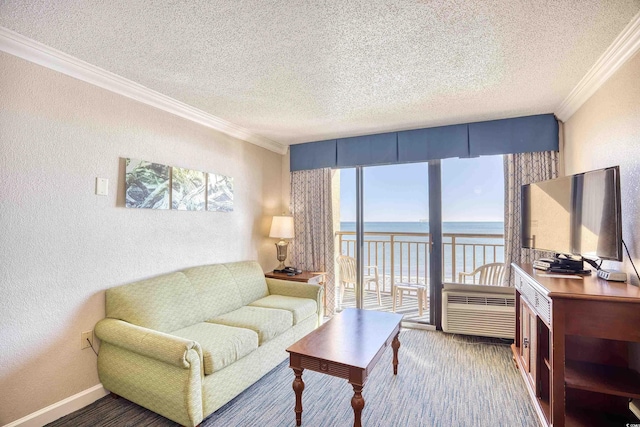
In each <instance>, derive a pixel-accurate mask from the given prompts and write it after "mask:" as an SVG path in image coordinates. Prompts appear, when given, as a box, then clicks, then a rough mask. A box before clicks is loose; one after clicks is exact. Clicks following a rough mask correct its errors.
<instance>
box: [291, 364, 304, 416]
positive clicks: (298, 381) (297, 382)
mask: <svg viewBox="0 0 640 427" xmlns="http://www.w3.org/2000/svg"><path fill="white" fill-rule="evenodd" d="M302 371H304V369H297V368H293V372H294V373H295V374H296V378H295V379H294V380H293V391H295V392H296V409H295V411H296V425H297V426H299V425H301V424H302V391H303V390H304V381H302Z"/></svg>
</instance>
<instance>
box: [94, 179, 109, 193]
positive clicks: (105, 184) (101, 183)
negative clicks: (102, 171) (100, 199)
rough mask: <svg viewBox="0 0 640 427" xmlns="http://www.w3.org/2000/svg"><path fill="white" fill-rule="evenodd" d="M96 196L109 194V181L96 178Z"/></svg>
mask: <svg viewBox="0 0 640 427" xmlns="http://www.w3.org/2000/svg"><path fill="white" fill-rule="evenodd" d="M96 194H97V195H98V196H106V195H108V194H109V180H108V179H107V178H96Z"/></svg>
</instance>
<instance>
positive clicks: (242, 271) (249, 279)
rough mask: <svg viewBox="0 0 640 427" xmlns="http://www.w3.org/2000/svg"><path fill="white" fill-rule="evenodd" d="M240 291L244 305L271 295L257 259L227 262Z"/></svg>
mask: <svg viewBox="0 0 640 427" xmlns="http://www.w3.org/2000/svg"><path fill="white" fill-rule="evenodd" d="M225 266H226V267H227V268H228V269H229V272H231V276H232V277H233V278H234V279H235V281H236V284H237V285H238V290H239V291H240V298H241V300H242V305H247V304H251V303H252V302H254V301H255V300H257V299H260V298H264V297H266V296H267V295H269V289H268V288H267V281H266V280H265V278H264V273H263V272H262V267H260V264H258V263H257V261H241V262H233V263H229V264H225Z"/></svg>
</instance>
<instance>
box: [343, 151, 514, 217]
mask: <svg viewBox="0 0 640 427" xmlns="http://www.w3.org/2000/svg"><path fill="white" fill-rule="evenodd" d="M503 173H504V172H503V161H502V156H484V157H476V158H472V159H445V160H442V216H443V221H447V222H448V221H502V220H503V216H504V177H503ZM355 188H356V185H355V170H354V169H342V170H341V171H340V220H341V221H355V217H356V212H355V211H356V204H355ZM428 203H429V201H428V173H427V165H426V164H424V163H412V164H403V165H390V166H373V167H367V168H365V170H364V217H365V221H366V222H376V221H380V222H382V221H412V222H413V221H419V220H420V219H427V220H428V218H429V204H428Z"/></svg>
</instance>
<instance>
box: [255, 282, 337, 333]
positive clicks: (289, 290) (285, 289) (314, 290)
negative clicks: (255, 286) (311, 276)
mask: <svg viewBox="0 0 640 427" xmlns="http://www.w3.org/2000/svg"><path fill="white" fill-rule="evenodd" d="M266 279H267V286H268V287H269V294H271V295H284V296H288V297H298V298H308V299H312V300H314V301H315V302H316V303H317V304H318V326H320V325H321V324H322V319H323V317H324V303H323V295H324V287H322V286H320V285H313V284H311V283H301V282H293V281H290V280H280V279H272V278H270V277H267V278H266Z"/></svg>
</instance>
